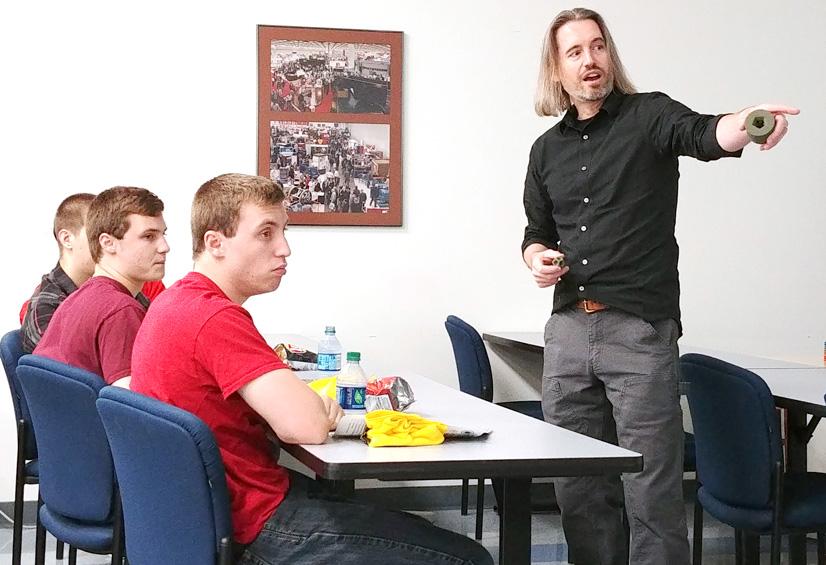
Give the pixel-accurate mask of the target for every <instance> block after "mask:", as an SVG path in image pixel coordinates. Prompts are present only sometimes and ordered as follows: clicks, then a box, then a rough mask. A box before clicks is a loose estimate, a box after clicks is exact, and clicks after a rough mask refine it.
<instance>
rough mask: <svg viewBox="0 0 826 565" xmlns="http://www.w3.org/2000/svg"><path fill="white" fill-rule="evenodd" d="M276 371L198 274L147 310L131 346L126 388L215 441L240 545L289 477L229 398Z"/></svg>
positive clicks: (245, 412) (241, 317)
mask: <svg viewBox="0 0 826 565" xmlns="http://www.w3.org/2000/svg"><path fill="white" fill-rule="evenodd" d="M284 368H286V365H284V363H283V362H282V361H281V359H280V358H279V357H278V356H277V355H276V354H275V353H274V352H273V350H272V349H271V348H270V347H269V346H268V345H267V343H266V342H265V341H264V338H263V337H261V334H260V333H259V332H258V330H257V329H255V325H254V324H253V321H252V317H251V316H250V315H249V313H248V312H247V311H246V310H245V309H244V308H242V307H241V306H239V305H238V304H235V303H234V302H232V301H231V300H230V299H229V298H227V296H226V295H225V294H224V293H223V292H222V291H221V289H220V288H219V287H218V286H217V285H216V284H215V283H214V282H212V281H211V280H210V279H209V278H207V277H205V276H204V275H201V274H199V273H189V274H188V275H187V276H185V277H184V278H183V279H181V280H179V281H178V282H176V283H175V284H173V285H172V286H170V287H169V288H168V289H166V290H165V291H163V292H162V293H161V294H160V295H159V296H158V297H157V298H156V299H155V300H154V301H153V302H152V307H151V308H150V309H149V312H148V313H147V314H146V319H145V320H144V322H143V325H142V326H141V329H140V331H139V332H138V336H137V338H136V339H135V348H134V351H133V353H132V383H131V385H130V388H131V389H132V390H134V391H135V392H139V393H141V394H145V395H147V396H152V397H154V398H157V399H160V400H163V401H164V402H167V403H169V404H172V405H175V406H178V407H179V408H183V409H184V410H186V411H188V412H191V413H193V414H195V415H196V416H198V417H199V418H201V419H202V420H203V421H204V422H205V423H206V425H207V426H209V428H210V429H211V430H212V433H213V434H214V435H215V440H216V441H217V443H218V448H219V450H220V451H221V458H222V459H223V462H224V469H225V471H226V478H227V488H228V489H229V495H230V502H231V507H232V524H233V530H234V537H235V539H236V540H237V541H238V542H240V543H249V542H251V541H253V540H254V539H255V538H256V537H257V536H258V533H259V532H260V531H261V529H262V528H263V527H264V523H265V522H266V521H267V520H268V519H269V517H270V516H271V515H272V513H273V512H274V511H275V509H276V508H278V505H279V504H281V501H282V500H283V499H284V497H285V496H286V494H287V490H288V489H289V475H288V474H287V471H286V470H285V469H284V468H283V467H281V466H280V465H278V463H277V461H276V458H275V456H274V453H273V446H272V444H271V443H270V442H269V440H268V439H267V435H266V434H267V430H268V429H269V428H268V427H267V425H266V423H265V422H264V420H263V419H262V418H261V417H260V416H259V415H258V413H256V412H255V411H254V410H253V409H252V408H250V407H249V406H248V405H247V403H246V402H244V399H243V398H241V395H239V394H237V391H238V389H239V388H241V387H242V386H244V385H245V384H247V383H249V382H250V381H252V380H254V379H256V378H258V377H260V376H262V375H264V374H266V373H268V372H270V371H274V370H276V369H284Z"/></svg>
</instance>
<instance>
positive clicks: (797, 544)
mask: <svg viewBox="0 0 826 565" xmlns="http://www.w3.org/2000/svg"><path fill="white" fill-rule="evenodd" d="M806 436H807V433H806V413H805V412H803V411H800V410H795V409H793V408H789V409H788V410H787V411H786V471H787V472H796V473H805V472H806V467H807V465H808V460H807V447H808V446H807V443H808V437H806ZM789 563H790V564H791V565H806V535H805V534H793V535H790V536H789Z"/></svg>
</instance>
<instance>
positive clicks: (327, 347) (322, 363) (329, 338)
mask: <svg viewBox="0 0 826 565" xmlns="http://www.w3.org/2000/svg"><path fill="white" fill-rule="evenodd" d="M318 370H319V371H330V372H338V371H340V370H341V343H339V341H338V338H337V337H336V327H335V326H327V327H326V328H325V329H324V337H323V338H321V341H320V342H318Z"/></svg>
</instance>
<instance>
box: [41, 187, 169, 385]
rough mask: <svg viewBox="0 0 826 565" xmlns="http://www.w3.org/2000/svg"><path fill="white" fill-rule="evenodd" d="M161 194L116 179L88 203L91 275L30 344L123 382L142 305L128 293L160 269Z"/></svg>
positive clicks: (164, 250)
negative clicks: (117, 182) (113, 184)
mask: <svg viewBox="0 0 826 565" xmlns="http://www.w3.org/2000/svg"><path fill="white" fill-rule="evenodd" d="M162 212H163V202H161V200H160V199H159V198H158V197H157V196H155V195H154V194H153V193H151V192H149V191H148V190H146V189H144V188H134V187H125V186H116V187H114V188H110V189H108V190H104V191H103V192H101V193H100V194H98V195H97V196H96V197H95V199H94V200H92V203H91V204H90V205H89V212H88V213H87V216H86V235H87V236H88V242H89V252H90V254H91V256H92V260H93V261H94V262H95V272H94V276H93V277H92V278H90V279H89V280H87V281H86V282H85V283H83V284H82V285H81V286H80V288H78V289H77V290H76V291H75V292H73V293H72V294H71V295H70V296H69V297H68V298H66V300H64V301H63V303H62V304H61V305H60V308H58V309H57V311H56V312H55V314H54V316H53V317H52V320H51V323H50V324H49V327H48V329H47V330H46V333H44V334H43V338H42V339H41V340H40V343H38V344H37V347H36V348H35V350H34V353H35V354H36V355H42V356H44V357H49V358H51V359H55V360H57V361H61V362H63V363H67V364H69V365H74V366H75V367H80V368H81V369H86V370H87V371H90V372H92V373H95V374H97V375H100V376H101V377H102V378H103V380H105V381H106V382H107V383H108V384H114V383H116V382H117V383H118V384H120V385H122V386H128V385H129V379H128V377H129V375H131V361H132V345H133V343H134V341H135V335H136V334H137V333H138V328H139V327H140V325H141V322H142V321H143V316H144V314H145V313H146V308H145V306H144V305H143V304H141V303H140V302H138V300H137V299H136V296H137V294H138V293H139V292H140V290H141V287H142V286H143V284H144V283H145V282H147V281H155V280H160V279H161V278H162V277H163V275H164V269H165V263H166V254H167V252H168V251H169V246H168V245H167V244H166V237H165V233H166V223H165V222H164V219H163V214H162Z"/></svg>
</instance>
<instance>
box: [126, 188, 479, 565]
mask: <svg viewBox="0 0 826 565" xmlns="http://www.w3.org/2000/svg"><path fill="white" fill-rule="evenodd" d="M283 200H284V193H283V191H282V188H281V186H280V185H279V184H277V183H275V182H273V181H271V180H270V179H267V178H264V177H255V176H248V175H238V174H228V175H221V176H219V177H216V178H214V179H212V180H210V181H208V182H206V183H205V184H204V185H203V186H201V188H200V189H199V190H198V192H197V193H196V195H195V199H194V201H193V203H192V240H193V243H192V246H193V255H194V259H195V265H194V269H193V272H191V273H189V274H188V275H186V276H185V277H184V278H183V279H181V280H180V281H178V282H176V283H175V284H173V285H172V286H170V287H169V288H168V289H166V290H165V291H164V292H163V293H162V294H161V295H160V296H158V298H157V299H156V300H155V301H154V302H153V303H152V308H150V309H149V312H148V313H147V315H146V318H145V320H144V322H143V325H142V326H141V328H140V330H139V331H138V336H137V338H136V339H135V346H134V350H133V354H132V383H131V388H132V390H134V391H136V392H139V393H142V394H146V395H149V396H152V397H155V398H158V399H160V400H163V401H165V402H168V403H170V404H173V405H176V406H178V407H180V408H183V409H185V410H187V411H189V412H192V413H194V414H195V415H196V416H198V417H199V418H201V419H202V420H204V422H206V424H207V425H208V426H209V427H210V429H211V430H212V432H213V434H215V438H216V440H217V442H218V447H219V449H220V451H221V457H222V459H223V462H224V467H225V470H226V478H227V486H228V488H229V493H230V500H231V508H232V521H233V529H234V538H235V541H236V544H237V545H238V548H237V549H238V550H239V551H238V554H239V560H238V561H237V562H238V563H241V564H252V563H254V564H256V565H262V564H270V563H272V564H275V563H290V564H292V565H298V564H310V563H312V564H319V563H336V565H345V564H348V563H354V564H355V563H358V564H359V565H362V564H371V563H381V564H384V563H388V562H389V563H399V564H412V563H421V564H425V563H427V564H431V563H444V564H447V563H455V564H459V563H463V564H474V565H480V564H486V565H488V564H492V560H491V557H490V554H489V553H488V552H487V551H486V550H485V549H484V548H483V547H482V546H480V545H478V544H477V543H475V542H474V541H473V540H470V539H468V538H467V537H465V536H462V535H459V534H456V533H453V532H448V531H446V530H442V529H440V528H437V527H435V526H433V525H432V524H430V523H429V522H427V521H426V520H424V519H422V518H419V517H417V516H413V515H409V514H405V513H403V512H392V511H387V510H382V509H379V508H377V507H372V506H364V505H357V504H352V503H348V502H341V501H331V500H324V499H322V498H320V497H310V496H308V486H309V485H308V480H307V479H306V478H305V477H302V476H301V475H298V474H291V473H289V472H288V471H287V470H286V469H284V468H283V467H281V466H280V465H279V464H278V452H277V449H276V448H275V446H274V445H273V444H272V443H271V442H270V441H269V440H268V437H267V436H268V430H272V432H274V433H275V435H276V436H277V437H278V438H279V439H280V440H281V441H284V442H289V443H309V444H318V443H323V442H324V441H325V440H326V439H327V435H328V432H329V431H330V430H332V429H334V428H335V427H336V424H337V422H338V420H339V418H340V417H341V414H342V412H341V409H340V408H339V406H338V405H337V404H336V403H335V402H334V401H332V400H331V399H330V398H328V397H327V396H326V395H325V396H319V395H318V394H316V393H315V392H313V391H312V390H311V389H310V388H309V387H308V386H307V385H306V384H304V383H303V382H302V381H300V380H299V379H298V378H297V377H296V376H295V375H294V374H293V373H292V371H290V369H288V368H287V367H286V365H284V363H283V362H282V361H281V359H279V357H278V356H277V355H276V354H275V353H274V352H273V350H272V349H271V348H270V347H269V346H268V345H267V343H266V342H265V341H264V338H263V337H262V336H261V334H260V333H259V332H258V330H257V329H256V327H255V324H254V323H253V320H252V317H251V316H250V314H249V312H247V310H245V309H244V308H243V306H242V305H243V304H244V302H245V301H246V300H247V299H248V298H249V297H251V296H255V295H257V294H264V293H267V292H272V291H274V290H275V289H277V288H278V286H279V284H280V283H281V278H282V277H283V276H284V275H285V274H286V272H287V257H288V256H289V255H290V247H289V245H288V244H287V240H286V239H285V236H284V230H285V228H286V224H287V213H286V211H285V209H284V206H283ZM170 335H173V336H175V339H169V337H168V336H170Z"/></svg>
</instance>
